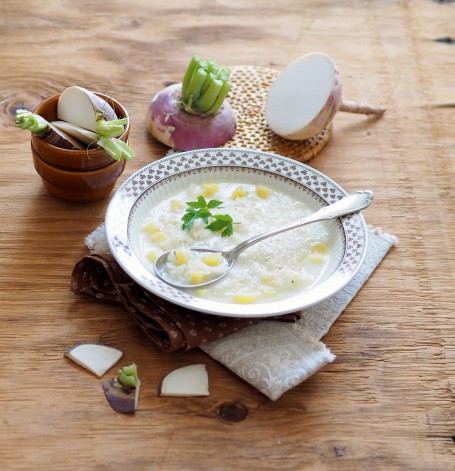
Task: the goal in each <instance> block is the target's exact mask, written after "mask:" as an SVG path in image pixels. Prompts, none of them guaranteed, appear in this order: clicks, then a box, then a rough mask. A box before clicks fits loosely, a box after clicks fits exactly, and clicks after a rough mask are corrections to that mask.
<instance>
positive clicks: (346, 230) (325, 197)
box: [105, 148, 368, 318]
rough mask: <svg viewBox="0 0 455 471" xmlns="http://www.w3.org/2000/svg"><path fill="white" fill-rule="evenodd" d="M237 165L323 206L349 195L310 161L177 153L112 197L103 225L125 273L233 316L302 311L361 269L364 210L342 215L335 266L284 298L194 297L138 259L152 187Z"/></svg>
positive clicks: (242, 152)
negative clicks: (139, 218)
mask: <svg viewBox="0 0 455 471" xmlns="http://www.w3.org/2000/svg"><path fill="white" fill-rule="evenodd" d="M220 168H222V169H229V170H230V169H233V170H235V171H245V172H254V173H267V174H271V175H273V176H274V178H280V179H282V180H285V181H288V182H289V183H290V184H292V185H298V186H299V187H302V188H303V189H304V190H305V191H307V192H308V193H309V194H310V195H311V196H312V197H313V198H315V199H316V200H318V201H319V202H320V204H321V205H324V204H331V203H334V202H335V201H338V200H339V199H341V198H343V197H344V196H346V195H347V192H346V191H345V190H343V188H341V186H340V185H338V184H337V183H335V182H334V181H333V180H332V179H330V178H329V177H327V176H326V175H324V174H323V173H321V172H320V171H318V170H315V169H314V168H312V167H310V166H308V165H307V164H304V163H301V162H297V161H295V160H292V159H289V158H287V157H283V156H280V155H276V154H272V153H269V152H262V151H253V150H250V149H237V148H215V149H202V150H195V151H188V152H179V153H178V152H176V153H173V154H171V155H168V156H166V157H163V158H161V159H160V160H157V161H154V162H152V163H150V164H148V165H146V166H145V167H143V168H141V169H140V170H138V171H137V172H136V173H134V174H133V175H131V176H130V177H129V178H128V179H127V180H126V181H125V182H124V183H123V184H122V185H121V186H120V187H119V188H118V189H117V191H116V193H115V194H114V196H113V197H112V199H111V200H110V202H109V205H108V208H107V211H106V218H105V228H106V237H107V241H108V244H109V248H110V250H111V252H112V255H113V256H114V258H115V259H116V261H117V262H118V263H119V265H120V266H121V267H122V268H123V269H124V270H125V272H126V273H127V274H128V275H129V276H130V277H131V278H132V279H133V280H134V281H135V282H137V283H138V284H139V285H141V286H142V287H143V288H145V289H146V290H148V291H149V292H151V293H154V294H155V295H157V296H159V297H161V298H163V299H165V300H167V301H170V302H172V303H174V304H177V305H180V306H184V307H186V308H188V309H191V310H194V311H199V312H204V313H207V314H214V315H220V316H229V317H249V318H255V317H270V316H276V315H280V314H285V313H290V312H296V311H301V310H302V309H305V308H308V307H310V306H313V305H315V304H317V303H319V302H322V301H324V300H325V299H327V298H329V297H331V296H333V295H334V294H335V293H337V292H338V291H340V290H341V289H342V288H344V287H345V286H346V285H347V284H348V283H349V282H350V281H351V280H352V279H353V278H354V276H355V275H356V274H357V272H358V270H359V269H360V267H361V265H362V263H363V261H364V259H365V255H366V249H367V243H368V231H367V226H366V223H365V220H364V218H363V215H362V214H360V213H356V214H352V215H350V216H344V217H342V218H339V222H340V227H341V231H342V233H343V234H342V236H343V237H344V239H345V240H344V243H345V250H344V253H343V255H342V259H341V262H340V263H339V265H338V267H337V268H336V270H335V271H334V272H333V273H332V274H331V275H330V277H328V279H326V280H325V281H323V282H321V283H319V284H316V285H315V286H313V287H312V288H310V289H309V290H306V291H303V292H302V293H298V294H296V295H293V296H291V297H290V298H287V299H284V300H277V301H271V302H267V303H257V304H233V303H224V302H217V301H211V300H207V299H203V298H199V297H196V296H193V295H192V294H191V293H189V292H188V291H185V290H179V289H176V288H173V287H172V286H170V285H168V284H166V283H164V282H163V281H161V280H160V279H159V278H157V277H156V275H155V274H154V273H152V272H151V271H150V270H149V269H147V268H146V267H145V266H144V265H143V264H142V263H141V261H140V260H139V258H138V257H137V255H136V254H135V251H134V250H133V247H132V243H131V234H130V226H131V222H132V220H133V218H134V213H135V210H136V208H137V205H138V204H140V202H141V201H143V200H144V198H147V195H148V194H149V191H150V190H151V189H153V190H157V191H159V186H160V185H162V184H163V182H165V181H166V180H168V179H169V178H173V177H177V178H182V179H184V178H185V175H187V174H190V173H191V172H195V171H197V172H213V171H215V172H216V171H217V169H220Z"/></svg>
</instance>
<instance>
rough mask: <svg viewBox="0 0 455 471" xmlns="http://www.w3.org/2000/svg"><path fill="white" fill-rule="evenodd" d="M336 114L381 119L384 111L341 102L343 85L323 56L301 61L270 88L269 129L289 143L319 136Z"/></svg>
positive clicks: (370, 106) (332, 62)
mask: <svg viewBox="0 0 455 471" xmlns="http://www.w3.org/2000/svg"><path fill="white" fill-rule="evenodd" d="M337 111H347V112H350V113H361V114H367V115H375V116H378V117H379V116H381V115H382V114H383V113H384V111H385V110H384V109H383V108H379V107H376V106H372V105H368V104H356V103H354V102H347V101H346V102H345V101H343V100H342V83H341V79H340V76H339V72H338V68H337V66H336V64H335V62H334V61H333V60H332V59H331V58H330V57H329V56H327V55H326V54H322V53H317V52H315V53H311V54H307V55H305V56H302V57H300V58H299V59H297V60H296V61H295V62H293V63H292V64H290V65H289V66H288V67H286V69H285V70H284V71H283V72H282V73H281V74H280V75H279V76H278V78H277V79H276V80H275V82H274V83H273V84H272V86H271V87H270V90H269V93H268V96H267V100H266V105H265V119H266V121H267V124H268V125H269V127H270V129H271V130H272V131H273V132H274V133H275V134H278V135H279V136H281V137H284V138H285V139H290V140H304V139H309V138H312V137H314V136H316V135H317V134H319V133H321V132H322V131H323V130H324V129H325V128H326V127H327V126H328V125H329V124H330V122H331V121H332V119H333V117H334V116H335V114H336V112H337Z"/></svg>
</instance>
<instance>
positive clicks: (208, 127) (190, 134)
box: [147, 55, 237, 150]
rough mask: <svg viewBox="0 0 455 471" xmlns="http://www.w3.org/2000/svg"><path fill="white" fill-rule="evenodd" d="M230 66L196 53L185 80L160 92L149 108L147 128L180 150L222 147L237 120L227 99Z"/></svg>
mask: <svg viewBox="0 0 455 471" xmlns="http://www.w3.org/2000/svg"><path fill="white" fill-rule="evenodd" d="M229 77H230V70H229V69H228V68H223V67H219V66H218V64H217V63H216V62H215V61H214V60H209V61H205V60H202V59H201V58H200V57H199V56H197V55H196V56H193V57H192V59H191V61H190V63H189V65H188V67H187V69H186V72H185V74H184V77H183V81H182V83H178V84H174V85H170V86H168V87H166V88H165V89H163V90H161V91H160V92H159V93H157V94H156V95H155V96H154V97H153V99H152V101H151V103H150V106H149V110H148V112H147V128H148V130H149V131H150V133H151V134H152V135H153V136H154V137H155V138H156V139H157V140H158V141H160V142H162V143H163V144H165V145H167V146H168V147H172V148H174V149H178V150H194V149H203V148H208V147H219V146H221V145H223V144H224V143H225V142H227V141H228V140H229V139H231V138H232V137H233V136H234V134H235V131H236V125H237V120H236V117H235V114H234V111H233V109H232V107H231V105H230V104H229V102H228V100H227V99H226V98H227V96H228V93H229V90H230V89H231V87H232V84H231V82H230V81H229Z"/></svg>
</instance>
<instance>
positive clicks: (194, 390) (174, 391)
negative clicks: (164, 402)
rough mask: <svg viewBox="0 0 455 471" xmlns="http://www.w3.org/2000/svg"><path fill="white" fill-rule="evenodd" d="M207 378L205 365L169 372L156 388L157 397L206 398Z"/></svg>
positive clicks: (207, 389) (185, 367) (207, 390)
mask: <svg viewBox="0 0 455 471" xmlns="http://www.w3.org/2000/svg"><path fill="white" fill-rule="evenodd" d="M208 395H209V378H208V375H207V370H206V369H205V365H189V366H184V367H182V368H178V369H177V370H174V371H171V372H170V373H169V374H168V375H166V376H165V377H164V378H163V380H162V381H161V384H160V386H159V388H158V396H174V397H187V396H208Z"/></svg>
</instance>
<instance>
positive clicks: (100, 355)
mask: <svg viewBox="0 0 455 471" xmlns="http://www.w3.org/2000/svg"><path fill="white" fill-rule="evenodd" d="M65 356H67V357H68V358H70V359H71V360H73V361H74V362H75V363H77V364H78V365H80V366H82V367H84V368H86V369H87V370H89V371H91V372H92V373H94V374H95V375H96V376H98V377H100V378H101V376H103V375H104V373H106V371H108V370H109V369H110V368H112V367H113V366H114V365H115V364H116V363H117V362H118V361H119V360H120V358H122V356H123V352H121V351H120V350H117V349H116V348H112V347H108V346H106V345H98V344H92V343H85V344H81V345H78V346H76V347H74V348H72V349H71V350H68V351H67V352H65Z"/></svg>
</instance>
